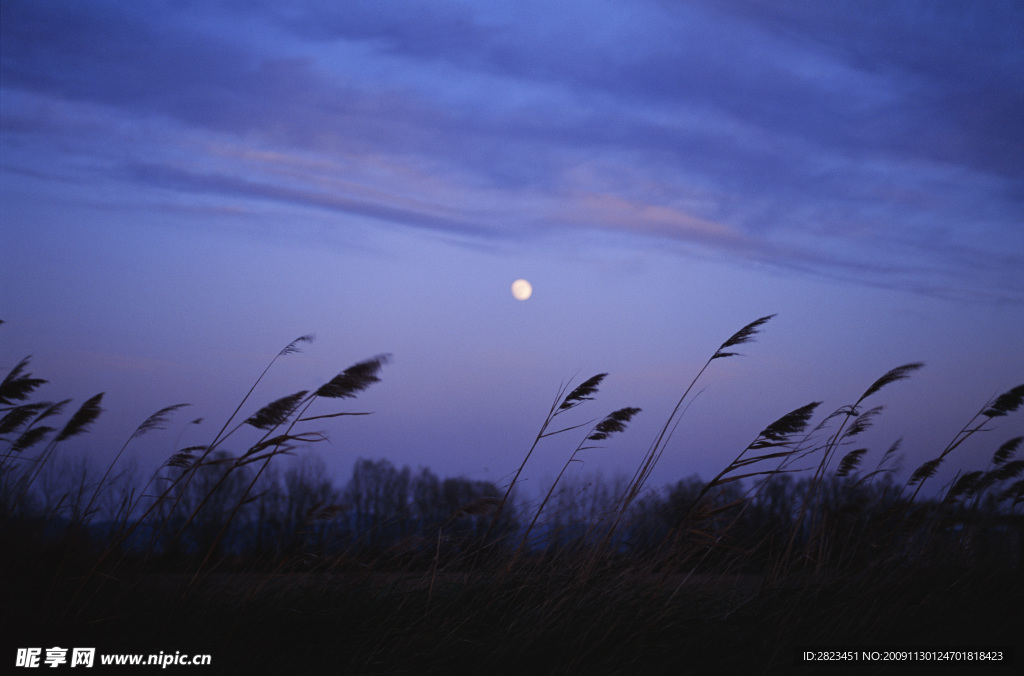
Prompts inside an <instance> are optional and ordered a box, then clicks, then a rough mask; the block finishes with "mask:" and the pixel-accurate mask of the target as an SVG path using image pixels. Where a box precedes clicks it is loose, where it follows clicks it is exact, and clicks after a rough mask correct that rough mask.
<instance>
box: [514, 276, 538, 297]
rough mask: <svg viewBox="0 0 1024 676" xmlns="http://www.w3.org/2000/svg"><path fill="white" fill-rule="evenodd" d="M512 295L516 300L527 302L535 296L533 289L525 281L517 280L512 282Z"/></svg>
mask: <svg viewBox="0 0 1024 676" xmlns="http://www.w3.org/2000/svg"><path fill="white" fill-rule="evenodd" d="M512 295H513V296H515V297H516V300H526V299H527V298H529V297H530V296H531V295H533V287H532V286H531V285H530V283H529V282H528V281H526V280H525V279H517V280H516V281H514V282H512Z"/></svg>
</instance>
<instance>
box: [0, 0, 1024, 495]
mask: <svg viewBox="0 0 1024 676" xmlns="http://www.w3.org/2000/svg"><path fill="white" fill-rule="evenodd" d="M0 12H2V13H0V32H2V34H0V56H2V60H0V319H2V320H3V321H4V324H3V326H0V366H2V367H3V371H4V373H5V374H6V372H7V371H8V370H9V369H10V368H11V367H12V366H13V365H14V364H16V363H17V361H18V360H20V359H21V358H22V357H24V356H26V355H29V354H31V355H32V362H31V368H30V370H31V372H32V373H33V375H35V376H37V377H42V378H46V379H48V380H49V381H50V384H48V385H47V386H45V387H44V388H43V389H42V390H41V391H40V394H41V396H43V397H45V398H48V399H54V400H57V399H63V398H66V397H74V398H75V400H76V402H77V403H80V402H82V401H84V400H85V399H86V398H88V397H89V396H91V395H93V394H95V393H97V392H101V391H103V392H106V393H107V394H106V397H105V399H104V404H103V406H104V409H105V411H106V412H105V413H104V415H103V417H101V418H100V420H99V421H98V422H97V424H96V425H95V427H94V429H93V431H92V433H91V434H89V435H86V436H83V437H80V438H77V439H76V440H75V442H74V443H73V444H72V443H70V442H69V443H68V445H67V447H68V449H69V450H68V452H74V449H78V452H88V453H90V454H92V455H94V456H96V457H98V458H103V457H109V454H110V453H111V452H112V451H113V450H116V449H117V448H119V447H120V446H121V444H122V443H124V441H125V440H126V439H127V438H128V437H129V436H130V435H131V433H132V431H133V430H134V428H135V426H136V425H138V424H139V423H140V422H142V421H143V420H144V419H145V418H146V417H147V416H148V415H149V414H151V413H153V412H154V411H156V410H157V409H159V408H161V407H163V406H167V405H170V404H176V403H179V402H188V403H190V404H192V407H191V408H189V409H187V410H186V411H184V412H179V413H178V414H177V416H176V417H175V419H174V421H173V424H172V425H171V426H170V428H169V429H168V430H166V431H164V432H161V433H160V434H159V435H152V436H148V437H146V438H145V439H144V440H140V442H142V441H144V443H140V444H139V445H138V447H137V448H136V450H135V454H134V456H133V457H134V460H133V462H136V463H138V465H139V467H140V468H141V469H140V471H141V470H145V471H147V472H148V471H152V468H153V467H155V466H156V464H158V463H159V462H161V461H162V460H164V459H166V457H167V456H169V455H170V453H171V452H173V451H174V450H176V448H178V447H180V446H184V445H188V444H202V443H205V442H208V441H210V440H211V439H212V437H213V435H214V434H216V432H217V431H218V430H219V429H220V426H221V424H223V422H224V420H225V419H226V417H227V416H228V415H230V413H231V411H232V410H233V409H234V407H235V406H236V405H237V403H238V401H239V400H240V399H241V397H242V396H244V394H245V393H246V391H247V390H248V389H249V387H250V385H251V384H252V382H253V381H254V380H255V378H256V377H257V376H258V375H259V373H260V372H261V371H262V370H263V368H264V367H265V366H266V364H267V362H268V361H269V360H270V359H271V358H272V357H273V356H274V355H275V354H276V353H277V352H278V351H279V350H280V349H281V348H283V347H284V346H285V345H287V344H288V343H289V342H290V341H292V340H293V339H295V338H296V337H298V336H300V335H303V334H310V333H312V334H314V335H315V336H316V340H315V342H313V343H312V344H309V345H305V346H303V351H302V353H301V354H296V355H289V356H287V357H286V358H283V359H281V360H280V361H279V362H278V363H277V364H276V365H275V367H274V369H273V370H272V371H271V372H270V374H268V377H267V379H266V380H265V381H264V383H262V384H261V386H260V388H259V389H257V391H256V392H255V394H254V398H253V400H252V402H251V406H249V407H248V408H247V409H245V411H244V414H246V415H247V414H248V413H251V412H252V411H254V410H255V409H256V408H258V407H259V406H261V405H262V404H265V403H267V402H269V401H271V400H273V399H277V398H278V397H281V396H284V395H286V394H290V393H292V392H294V391H295V390H298V389H315V388H317V387H318V386H319V385H321V384H322V383H324V382H326V381H327V380H328V379H330V378H331V377H332V376H334V375H335V374H336V373H337V372H339V371H341V370H342V369H344V368H346V367H348V366H350V365H352V364H354V363H356V362H358V361H362V360H363V359H366V358H369V357H373V356H375V355H377V354H381V353H390V354H391V355H392V360H391V362H390V363H388V364H387V365H386V366H385V368H384V369H383V371H382V373H381V377H382V382H380V383H378V384H376V385H374V386H373V387H372V388H370V389H369V390H368V391H367V392H366V393H365V394H364V395H363V396H361V397H360V398H359V399H357V400H354V401H343V402H341V404H338V403H337V402H330V404H328V403H324V404H323V406H322V407H321V409H318V412H322V413H328V412H331V411H334V410H351V411H372V412H373V415H371V416H365V417H353V418H340V419H336V420H333V421H332V420H328V421H326V422H324V424H323V425H322V426H321V427H316V426H315V425H313V426H312V429H322V430H323V431H325V432H327V433H328V435H329V437H330V440H331V441H330V445H327V444H320V445H318V446H317V447H316V450H315V452H316V453H317V454H319V455H320V456H321V457H323V458H324V460H325V461H326V462H327V463H328V465H329V467H331V468H332V469H334V470H336V471H337V475H338V478H339V481H344V480H345V479H346V478H347V475H348V472H349V470H350V468H351V466H352V463H353V461H354V460H355V459H356V458H357V457H368V458H374V459H376V458H387V459H389V460H390V461H391V462H393V463H394V464H396V465H403V464H408V465H410V466H412V467H414V468H415V467H416V466H419V465H422V466H428V467H430V468H431V469H433V470H434V471H435V472H436V473H438V474H440V475H443V476H452V475H461V476H465V477H467V478H472V479H489V480H494V481H496V482H498V483H502V482H503V481H507V480H508V478H509V477H510V475H511V473H513V472H514V471H515V469H516V467H518V465H519V462H520V460H521V459H522V456H523V454H524V453H525V452H526V450H527V449H528V448H529V446H530V443H531V442H532V440H533V436H534V435H535V434H536V432H537V430H538V428H539V426H540V424H541V422H542V421H543V419H544V416H545V415H546V413H547V411H548V408H549V406H550V405H551V402H552V399H553V398H554V396H555V394H556V393H557V391H558V389H559V386H560V385H561V384H563V383H564V382H566V381H568V380H569V379H573V383H578V382H579V381H581V380H583V379H585V378H587V377H589V376H591V375H594V374H596V373H601V372H607V373H609V376H608V378H607V379H606V380H605V381H604V384H603V386H602V388H601V390H600V392H599V394H598V395H597V397H596V399H595V400H594V401H592V402H587V404H586V406H583V407H580V408H579V409H578V410H575V411H572V412H571V413H572V414H574V415H575V417H572V418H571V419H569V416H566V422H572V423H576V422H583V421H585V420H588V419H591V418H599V417H601V416H603V415H605V414H607V413H609V412H611V411H612V410H614V409H617V408H621V407H624V406H636V407H640V408H641V409H643V410H642V412H641V413H640V414H639V415H638V416H637V417H636V418H635V420H634V422H633V423H632V424H631V426H630V428H629V429H628V430H627V431H626V432H625V433H623V434H621V435H617V436H615V437H613V438H612V439H611V440H609V441H608V442H607V444H606V446H605V447H604V448H601V449H594V450H591V451H588V452H587V454H586V456H585V460H586V463H585V465H584V466H582V467H578V468H574V470H575V471H576V472H578V473H582V474H588V473H594V472H602V473H604V474H605V475H606V476H609V477H610V476H612V475H614V474H615V473H616V472H625V473H628V474H632V471H633V470H634V469H635V467H636V465H637V464H638V463H639V461H640V459H641V458H642V457H643V455H644V453H645V452H646V451H647V449H648V446H649V445H650V443H651V442H652V440H653V438H654V436H655V435H656V434H657V430H658V428H659V427H660V426H661V424H662V423H663V422H664V421H665V419H666V417H667V416H668V414H669V412H670V411H671V409H672V407H673V406H674V405H675V403H676V400H677V399H678V397H679V396H680V395H681V394H682V391H683V390H684V389H685V387H686V385H687V384H688V383H689V382H690V380H691V379H692V378H693V377H694V376H695V375H696V373H697V371H698V370H699V369H700V367H701V366H702V365H703V364H704V362H705V361H706V360H707V359H708V357H710V356H711V354H713V353H714V351H715V350H716V349H717V348H718V346H719V345H720V344H721V343H722V342H723V341H725V340H726V339H727V338H729V336H730V335H732V334H733V333H734V332H735V331H737V330H738V329H740V328H741V327H742V326H744V325H746V324H748V323H749V322H751V321H753V320H755V319H757V318H758V317H762V316H765V315H769V314H773V313H777V316H776V317H775V318H774V319H772V320H771V321H770V322H768V324H767V325H766V326H765V327H764V329H763V331H762V332H761V333H760V334H759V335H758V336H757V338H756V341H755V342H753V343H750V344H747V345H744V346H742V348H741V349H740V350H739V351H740V352H741V353H742V354H743V355H744V356H742V357H734V358H730V359H724V360H716V361H715V363H713V364H712V366H711V368H710V369H709V370H708V371H707V373H706V374H705V377H704V379H703V380H702V381H701V383H700V386H699V387H698V388H697V389H698V390H701V393H700V394H699V396H697V398H696V399H695V400H694V401H693V403H692V405H691V406H690V408H689V409H688V411H687V413H686V415H685V417H684V419H683V422H682V424H681V425H680V427H679V430H678V431H677V433H676V435H675V436H674V437H673V439H672V443H671V445H670V446H669V448H668V450H667V451H666V453H665V455H664V458H663V459H662V461H661V464H660V465H659V466H658V469H657V471H656V472H655V473H654V475H653V477H652V479H651V485H652V486H659V485H664V484H667V483H669V482H674V481H676V480H679V479H682V478H684V477H686V476H688V475H690V474H693V473H698V474H700V475H701V476H703V477H704V478H711V477H712V476H713V475H714V474H715V473H717V471H718V470H719V469H721V468H722V467H723V466H725V465H726V464H728V463H729V461H731V460H732V459H733V458H734V457H735V455H736V454H737V453H738V452H739V451H740V450H742V448H743V447H744V446H746V445H747V444H748V443H750V442H751V441H752V440H753V439H754V438H755V437H756V436H757V433H758V432H759V431H760V430H761V429H762V428H764V427H765V426H766V425H767V424H769V423H771V422H772V421H774V420H775V419H776V418H778V417H780V416H781V415H783V414H784V413H786V412H788V411H790V410H792V409H794V408H797V407H799V406H802V405H804V404H806V403H809V402H811V401H822V402H824V403H823V404H822V405H821V407H820V409H819V415H818V417H816V418H815V419H814V422H815V423H816V422H818V421H820V420H821V418H822V417H823V416H824V414H826V413H828V412H831V411H832V410H834V409H836V408H837V407H839V406H841V405H844V404H849V403H852V402H853V401H855V400H856V399H857V398H858V397H859V396H860V394H861V393H863V392H864V390H865V389H866V388H867V387H868V386H869V385H870V384H871V383H872V382H873V381H874V380H875V379H876V378H878V377H879V376H881V375H882V374H883V373H885V372H886V371H888V370H889V369H891V368H893V367H896V366H899V365H901V364H905V363H908V362H917V361H923V362H925V363H926V366H925V368H924V369H922V370H921V371H919V372H918V373H916V374H915V375H913V376H912V377H911V378H910V379H909V380H906V381H902V382H899V383H895V384H893V385H890V386H889V387H887V388H885V389H884V390H882V391H881V392H880V393H878V394H877V395H875V397H873V398H872V400H871V401H872V403H874V404H884V405H886V410H885V412H884V413H883V414H882V416H881V417H880V418H879V419H878V422H877V424H876V426H875V427H874V428H873V429H872V430H870V432H868V433H866V434H865V435H864V436H863V437H862V438H861V441H862V444H860V445H864V446H868V447H869V448H870V449H871V451H870V453H869V455H868V456H867V458H866V460H865V467H867V468H869V469H870V468H871V467H873V466H874V464H876V463H877V462H878V460H879V459H880V458H881V455H882V453H883V452H884V451H885V449H886V448H887V447H889V445H890V444H891V443H892V442H894V441H895V440H896V438H897V437H903V446H902V451H903V453H904V456H905V457H904V460H903V465H904V466H905V467H906V468H907V473H908V472H909V470H912V469H914V468H915V467H917V465H919V464H920V463H921V462H923V461H924V460H928V459H930V458H932V457H934V456H935V455H936V454H937V453H938V452H939V451H941V450H942V448H943V447H944V446H945V445H946V443H948V442H949V441H950V440H951V439H952V438H953V436H954V435H955V434H956V432H957V431H958V430H959V429H960V428H961V426H962V425H964V424H965V423H967V422H968V421H969V420H970V419H971V417H972V416H973V415H974V414H975V413H976V412H977V411H978V410H979V409H980V408H981V407H982V406H983V405H984V404H985V403H986V402H987V401H988V400H989V399H990V398H992V397H994V396H996V395H998V394H1000V393H1002V392H1004V391H1006V390H1008V389H1010V388H1011V387H1014V386H1016V385H1019V384H1021V383H1024V347H1022V346H1024V340H1022V336H1024V274H1022V273H1021V271H1022V270H1024V37H1022V36H1024V4H1022V3H1020V2H1016V1H1008V2H996V1H992V2H977V3H969V2H934V1H932V0H927V1H926V0H921V1H906V2H891V1H881V0H879V1H874V2H873V1H870V0H865V1H860V0H858V1H856V2H853V1H850V2H845V1H843V0H831V1H829V2H778V1H775V0H771V1H769V0H763V1H760V0H734V1H730V2H712V1H700V0H697V1H679V2H670V1H667V0H664V1H656V0H634V1H630V2H625V1H619V2H601V1H599V0H587V1H586V2H577V1H565V2H551V1H547V2H532V1H521V2H479V1H473V2H470V1H468V0H467V1H465V2H440V1H437V0H431V1H429V2H426V1H424V2H392V3H382V2H355V1H346V2H326V1H325V2H305V3H300V2H251V1H247V2H221V3H214V2H210V3H207V2H151V1H146V2H102V1H90V2H66V1H60V2H49V1H42V0H31V1H24V2H22V1H18V0H3V3H2V5H0ZM517 278H525V279H527V280H529V281H530V282H531V283H532V285H533V295H532V297H531V298H529V299H528V300H524V301H520V300H516V299H515V298H514V297H513V296H512V293H511V291H510V286H511V284H512V282H513V281H514V280H516V279H517ZM198 417H203V418H204V422H203V423H202V424H201V425H197V426H191V425H188V424H187V423H188V421H189V420H191V419H194V418H198ZM997 422H998V423H999V424H998V428H997V431H995V432H992V433H989V434H985V435H978V436H977V437H975V438H974V439H973V440H972V441H971V442H970V443H969V444H966V445H965V446H963V447H962V448H960V449H958V450H957V451H955V453H954V455H952V456H950V458H949V461H948V465H947V466H946V467H944V473H943V474H940V477H941V478H942V481H936V482H935V483H936V484H937V485H936V488H937V487H938V484H941V483H942V482H944V481H948V480H949V478H950V477H951V476H952V472H953V471H955V469H957V468H961V469H965V470H973V469H983V468H985V466H986V464H987V463H988V461H989V459H990V458H991V455H992V453H993V452H994V451H995V449H996V448H997V447H998V446H999V445H1000V444H1001V443H1002V442H1004V441H1006V440H1007V439H1009V438H1010V437H1012V436H1016V435H1020V434H1024V416H1022V415H1021V414H1020V413H1019V412H1018V414H1016V415H1015V416H1011V417H1007V418H1003V419H999V420H997ZM578 441H579V437H578V436H577V437H569V436H566V437H565V438H554V439H550V440H548V441H547V442H546V443H545V444H542V445H541V446H540V447H539V448H538V450H537V451H536V453H535V456H534V458H533V459H532V460H531V464H530V465H528V466H527V468H526V471H525V472H524V477H527V478H528V482H529V483H528V486H538V485H541V484H543V482H544V481H545V480H549V479H550V478H551V477H552V476H553V475H554V474H555V473H556V472H557V471H558V469H560V468H561V465H562V464H563V463H564V462H565V460H566V459H567V457H568V454H569V452H570V451H571V450H572V447H573V446H574V445H575V444H576V443H577V442H578ZM239 443H241V440H240V441H239ZM229 450H242V449H241V448H240V447H239V448H229ZM905 477H906V473H904V475H903V478H904V479H905Z"/></svg>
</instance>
